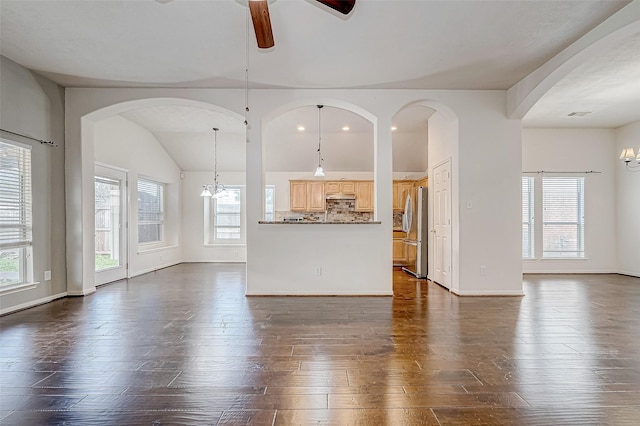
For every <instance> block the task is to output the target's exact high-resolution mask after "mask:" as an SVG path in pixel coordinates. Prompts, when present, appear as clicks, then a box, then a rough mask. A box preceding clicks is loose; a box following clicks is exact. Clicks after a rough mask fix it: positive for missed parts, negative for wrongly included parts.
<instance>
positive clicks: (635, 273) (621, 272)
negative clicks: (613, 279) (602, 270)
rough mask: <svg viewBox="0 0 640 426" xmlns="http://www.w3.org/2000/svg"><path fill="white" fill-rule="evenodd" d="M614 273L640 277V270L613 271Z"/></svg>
mask: <svg viewBox="0 0 640 426" xmlns="http://www.w3.org/2000/svg"><path fill="white" fill-rule="evenodd" d="M613 273H614V274H618V275H626V276H628V277H636V278H640V272H631V271H618V272H613Z"/></svg>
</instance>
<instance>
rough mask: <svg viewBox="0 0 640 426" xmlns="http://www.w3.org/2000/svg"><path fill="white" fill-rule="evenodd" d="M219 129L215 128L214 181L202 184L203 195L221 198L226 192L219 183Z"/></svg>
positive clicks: (201, 194)
mask: <svg viewBox="0 0 640 426" xmlns="http://www.w3.org/2000/svg"><path fill="white" fill-rule="evenodd" d="M218 130H220V129H218V128H217V127H214V128H213V183H208V184H206V185H202V192H201V193H200V196H201V197H213V198H219V197H221V196H222V195H224V194H225V193H226V190H225V188H224V185H223V184H221V183H218Z"/></svg>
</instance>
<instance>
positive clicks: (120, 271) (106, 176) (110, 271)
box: [94, 165, 128, 285]
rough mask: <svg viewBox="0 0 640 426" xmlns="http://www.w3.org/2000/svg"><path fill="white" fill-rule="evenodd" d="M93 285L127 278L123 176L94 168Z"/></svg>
mask: <svg viewBox="0 0 640 426" xmlns="http://www.w3.org/2000/svg"><path fill="white" fill-rule="evenodd" d="M94 184H95V284H96V285H100V284H105V283H109V282H112V281H116V280H121V279H123V278H126V277H127V265H128V256H127V217H128V216H127V173H126V172H125V171H122V170H116V169H112V168H109V167H104V166H98V165H96V167H95V180H94Z"/></svg>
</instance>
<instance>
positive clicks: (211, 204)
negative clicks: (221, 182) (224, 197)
mask: <svg viewBox="0 0 640 426" xmlns="http://www.w3.org/2000/svg"><path fill="white" fill-rule="evenodd" d="M225 190H226V191H229V190H231V191H234V192H235V191H238V192H239V196H240V198H239V205H240V211H239V212H238V213H234V214H233V215H234V216H235V215H237V216H238V217H239V222H240V225H239V226H237V228H238V229H239V231H240V232H239V237H238V238H233V239H229V238H218V237H217V233H216V229H217V228H229V227H234V228H235V227H236V226H228V225H227V226H221V225H216V209H217V208H218V202H217V198H215V197H203V198H204V245H205V246H208V245H212V246H220V245H244V244H246V215H245V205H246V187H245V185H225ZM230 215H231V214H229V216H230Z"/></svg>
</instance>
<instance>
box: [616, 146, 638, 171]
mask: <svg viewBox="0 0 640 426" xmlns="http://www.w3.org/2000/svg"><path fill="white" fill-rule="evenodd" d="M620 160H621V161H623V162H624V163H625V166H626V167H627V170H629V171H632V172H635V171H640V148H638V156H637V157H636V154H635V152H633V148H625V149H623V150H622V154H620ZM634 160H635V161H636V164H635V165H631V164H630V163H631V162H632V161H634Z"/></svg>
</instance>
